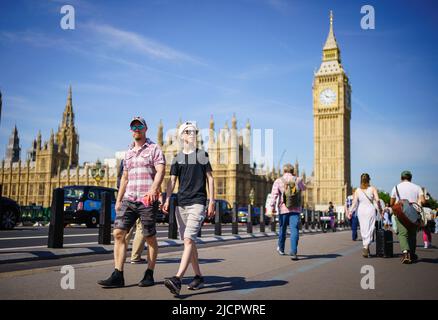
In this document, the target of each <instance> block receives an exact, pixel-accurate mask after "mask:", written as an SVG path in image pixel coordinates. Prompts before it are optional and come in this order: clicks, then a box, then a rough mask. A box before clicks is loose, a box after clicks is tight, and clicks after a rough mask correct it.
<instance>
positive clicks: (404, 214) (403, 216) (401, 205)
mask: <svg viewBox="0 0 438 320" xmlns="http://www.w3.org/2000/svg"><path fill="white" fill-rule="evenodd" d="M395 191H396V192H397V196H398V198H399V201H398V202H397V203H396V204H394V206H393V207H392V210H393V212H394V214H395V215H396V216H397V219H398V220H399V221H400V222H401V223H402V224H403V225H404V226H405V227H406V228H417V227H420V226H422V225H424V221H423V218H422V214H421V213H422V212H423V209H422V208H421V206H420V205H419V204H418V203H415V202H409V201H408V200H407V199H402V198H401V197H400V193H399V192H398V188H397V186H396V187H395Z"/></svg>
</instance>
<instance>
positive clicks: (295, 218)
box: [270, 163, 306, 260]
mask: <svg viewBox="0 0 438 320" xmlns="http://www.w3.org/2000/svg"><path fill="white" fill-rule="evenodd" d="M304 190H306V186H305V185H304V182H303V179H302V178H299V177H297V176H296V175H295V172H294V167H293V166H292V165H291V164H290V163H287V164H285V165H284V166H283V176H282V177H280V178H278V179H277V180H275V182H274V184H273V186H272V191H271V203H270V206H271V210H272V212H273V213H274V214H275V212H276V203H277V199H279V204H278V207H279V211H280V212H279V213H280V214H279V224H280V226H279V227H280V230H279V234H278V245H277V252H278V253H279V254H280V255H285V253H284V247H285V242H286V234H287V226H288V225H289V228H290V233H291V235H290V255H291V259H292V260H298V256H297V252H298V240H299V230H298V228H299V224H300V216H301V211H302V204H301V192H302V191H304Z"/></svg>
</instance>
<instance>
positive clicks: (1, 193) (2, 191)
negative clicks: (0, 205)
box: [0, 184, 3, 198]
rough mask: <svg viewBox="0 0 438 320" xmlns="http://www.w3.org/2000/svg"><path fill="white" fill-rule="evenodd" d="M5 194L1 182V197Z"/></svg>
mask: <svg viewBox="0 0 438 320" xmlns="http://www.w3.org/2000/svg"><path fill="white" fill-rule="evenodd" d="M2 196H3V185H2V184H0V198H1V197H2Z"/></svg>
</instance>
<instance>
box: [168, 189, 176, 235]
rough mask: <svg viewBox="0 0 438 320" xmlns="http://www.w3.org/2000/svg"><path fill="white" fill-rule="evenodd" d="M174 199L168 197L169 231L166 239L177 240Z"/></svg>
mask: <svg viewBox="0 0 438 320" xmlns="http://www.w3.org/2000/svg"><path fill="white" fill-rule="evenodd" d="M175 211H176V198H175V197H170V200H169V231H168V234H167V238H169V239H178V224H177V222H176V213H175Z"/></svg>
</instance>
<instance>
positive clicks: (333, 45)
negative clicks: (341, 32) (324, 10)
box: [324, 10, 338, 50]
mask: <svg viewBox="0 0 438 320" xmlns="http://www.w3.org/2000/svg"><path fill="white" fill-rule="evenodd" d="M337 48H338V44H337V42H336V38H335V34H334V32H333V11H331V10H330V31H329V34H328V36H327V40H326V41H325V45H324V50H330V49H337Z"/></svg>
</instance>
